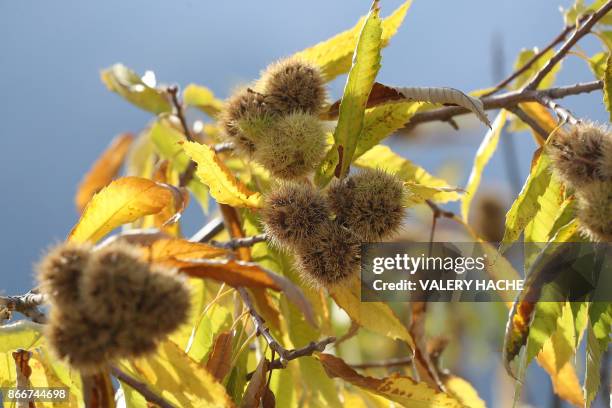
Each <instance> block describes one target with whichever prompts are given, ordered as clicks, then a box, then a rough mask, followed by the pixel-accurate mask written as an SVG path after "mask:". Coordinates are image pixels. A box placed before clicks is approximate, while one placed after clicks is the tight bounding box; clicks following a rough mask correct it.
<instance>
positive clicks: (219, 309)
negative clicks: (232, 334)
mask: <svg viewBox="0 0 612 408" xmlns="http://www.w3.org/2000/svg"><path fill="white" fill-rule="evenodd" d="M207 309H208V310H205V313H202V314H201V316H200V319H199V321H198V322H197V324H196V326H195V327H193V333H192V336H191V338H190V339H189V343H188V345H187V349H186V350H187V354H188V355H189V357H191V358H193V359H194V360H195V361H197V362H202V360H204V358H205V357H206V356H207V355H208V353H209V352H210V350H211V347H212V345H213V340H214V338H215V336H216V335H217V334H218V333H220V332H221V331H223V330H227V329H229V327H230V326H231V323H232V314H231V313H230V311H229V310H227V308H225V307H223V306H220V305H218V304H213V305H211V306H210V307H209V308H207Z"/></svg>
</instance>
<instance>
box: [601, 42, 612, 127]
mask: <svg viewBox="0 0 612 408" xmlns="http://www.w3.org/2000/svg"><path fill="white" fill-rule="evenodd" d="M603 94H604V105H606V109H607V110H608V113H609V114H610V121H612V53H611V54H608V58H607V59H606V71H605V75H604V87H603Z"/></svg>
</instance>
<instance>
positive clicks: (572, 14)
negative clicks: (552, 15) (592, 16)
mask: <svg viewBox="0 0 612 408" xmlns="http://www.w3.org/2000/svg"><path fill="white" fill-rule="evenodd" d="M605 2H606V0H595V1H593V2H591V4H589V5H588V6H587V5H586V4H584V0H576V2H575V3H574V5H573V6H572V7H570V8H569V9H567V10H566V11H565V13H564V14H563V17H564V19H565V24H567V25H573V24H576V21H577V20H578V19H579V18H580V16H582V15H585V14H587V13H592V12H595V11H597V10H598V9H599V8H600V7H601V6H603V5H604V4H605ZM598 22H599V23H600V24H606V25H610V24H612V16H611V15H609V14H608V15H605V16H603V17H602V18H601V19H600V20H599V21H598Z"/></svg>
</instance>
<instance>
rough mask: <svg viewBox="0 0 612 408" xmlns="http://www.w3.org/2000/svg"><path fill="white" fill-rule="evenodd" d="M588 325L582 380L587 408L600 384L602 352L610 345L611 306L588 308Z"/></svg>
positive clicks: (600, 305) (593, 304)
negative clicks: (583, 376)
mask: <svg viewBox="0 0 612 408" xmlns="http://www.w3.org/2000/svg"><path fill="white" fill-rule="evenodd" d="M589 320H590V324H589V325H588V326H587V338H586V373H585V378H584V397H585V400H586V402H587V406H590V404H591V402H592V401H593V400H594V399H595V396H596V395H597V390H598V389H599V386H600V382H601V371H600V370H601V363H602V358H603V354H604V352H605V351H606V350H607V349H608V344H609V343H610V327H611V324H612V304H611V303H608V302H594V303H591V306H590V308H589Z"/></svg>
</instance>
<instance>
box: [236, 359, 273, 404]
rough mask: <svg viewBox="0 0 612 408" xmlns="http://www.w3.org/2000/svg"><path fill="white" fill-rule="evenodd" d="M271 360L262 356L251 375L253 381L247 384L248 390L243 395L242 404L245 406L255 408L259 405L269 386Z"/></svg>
mask: <svg viewBox="0 0 612 408" xmlns="http://www.w3.org/2000/svg"><path fill="white" fill-rule="evenodd" d="M269 365H270V362H269V361H268V360H266V359H265V358H262V359H261V361H260V362H259V365H258V366H257V369H256V370H255V373H253V376H252V377H251V381H250V382H249V385H248V386H247V389H246V391H245V392H244V396H243V397H242V404H240V406H241V407H243V408H253V407H259V402H260V401H261V398H262V397H263V396H264V395H265V392H266V389H267V388H268V386H267V384H268V378H267V377H268V376H267V375H266V373H267V372H268V366H269Z"/></svg>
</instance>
